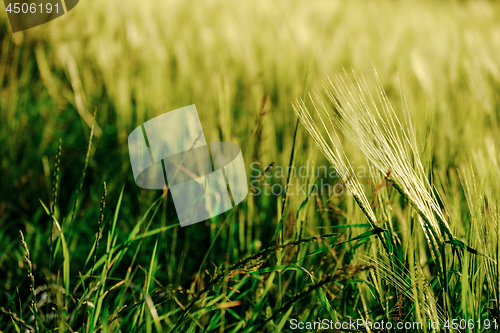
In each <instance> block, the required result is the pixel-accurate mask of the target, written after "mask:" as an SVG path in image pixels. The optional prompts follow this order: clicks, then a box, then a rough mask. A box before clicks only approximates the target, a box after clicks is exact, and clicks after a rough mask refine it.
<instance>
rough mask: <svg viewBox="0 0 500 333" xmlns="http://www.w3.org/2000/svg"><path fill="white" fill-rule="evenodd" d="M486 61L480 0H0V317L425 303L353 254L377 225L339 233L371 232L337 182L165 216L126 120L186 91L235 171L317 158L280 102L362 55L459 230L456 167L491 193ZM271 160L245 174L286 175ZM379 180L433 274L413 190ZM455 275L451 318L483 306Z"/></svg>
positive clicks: (487, 33) (67, 320)
mask: <svg viewBox="0 0 500 333" xmlns="http://www.w3.org/2000/svg"><path fill="white" fill-rule="evenodd" d="M499 59H500V4H498V3H497V2H486V1H419V2H417V1H377V2H372V1H352V2H348V1H332V0H328V1H326V0H311V1H296V0H292V1H264V0H257V1H238V2H235V1H224V0H207V1H170V0H165V1H152V0H144V1H142V0H141V1H129V0H126V1H115V0H109V1H94V0H85V1H81V2H80V3H79V4H78V6H77V7H75V9H73V10H72V11H70V12H69V13H68V14H66V15H64V16H63V17H60V18H58V19H57V20H54V21H52V22H50V23H48V24H45V25H42V26H40V27H36V28H33V29H29V30H27V31H24V32H19V33H16V34H12V33H11V30H10V27H9V26H8V19H7V16H6V13H5V11H4V10H3V9H2V10H0V124H1V131H0V163H1V172H0V188H1V191H0V225H1V228H0V244H1V245H0V249H1V250H0V307H1V308H0V309H1V311H0V330H5V331H6V332H10V331H19V332H20V331H23V332H24V331H26V329H28V330H40V331H54V330H60V331H78V332H93V331H95V330H102V331H107V330H110V331H123V332H132V331H161V330H165V331H169V330H172V331H180V332H182V331H210V332H211V331H214V332H215V331H220V332H222V331H234V332H238V331H248V332H254V331H277V332H279V331H281V330H283V331H287V329H289V324H288V323H287V320H289V319H290V318H302V320H317V319H318V318H330V319H332V320H339V321H341V320H347V319H348V318H370V319H372V320H380V319H381V318H385V319H387V318H392V316H396V317H397V319H401V320H403V319H405V320H417V319H420V320H423V319H425V318H427V317H426V316H427V315H426V314H425V313H424V314H422V315H420V314H418V311H417V310H416V309H415V306H414V303H415V300H412V299H411V298H408V297H405V296H404V292H403V291H401V290H399V291H398V290H395V289H394V285H391V281H385V282H384V280H383V278H382V275H380V274H378V273H377V271H376V270H375V271H373V270H372V271H370V269H369V268H367V266H366V265H365V264H364V262H363V261H362V260H361V259H360V258H361V255H366V256H373V257H376V256H377V253H378V251H379V250H380V249H378V246H380V245H377V242H378V240H377V239H376V237H371V238H368V239H367V238H363V239H361V240H356V241H353V242H350V243H347V244H339V243H340V242H342V241H344V240H346V239H349V238H353V237H355V236H357V235H360V234H362V233H364V232H366V231H367V230H369V225H367V221H366V219H364V217H363V215H362V212H360V210H359V209H358V208H357V207H356V206H355V202H354V201H353V199H352V198H351V197H350V196H349V195H347V194H343V195H341V196H338V195H332V194H331V193H330V194H328V193H324V194H322V195H318V196H314V195H311V196H310V195H308V193H296V192H293V193H292V194H290V195H289V196H288V198H287V199H286V201H285V197H284V196H283V195H252V189H251V190H250V194H249V196H248V197H247V199H246V200H245V201H244V202H243V203H242V204H240V205H239V206H238V207H236V208H234V209H233V210H232V211H230V212H228V213H226V214H225V215H222V216H218V217H216V218H214V219H212V220H210V221H206V222H202V223H198V224H195V225H193V226H189V227H186V228H181V227H179V226H178V222H177V220H176V213H175V208H174V206H173V202H172V199H171V197H170V196H169V194H168V192H165V193H162V192H161V191H147V190H142V189H140V188H138V187H137V186H136V185H135V183H134V179H133V175H132V171H131V167H130V159H129V156H128V148H127V137H128V134H129V133H130V132H131V131H132V130H133V129H134V128H135V127H137V126H139V125H140V124H142V123H143V122H144V121H146V120H148V119H150V118H153V117H154V116H157V115H160V114H162V113H164V112H167V111H170V110H174V109H176V108H180V107H183V106H186V105H190V104H196V106H197V109H198V112H199V115H200V120H201V123H202V125H203V128H204V132H205V137H206V138H207V140H209V141H229V142H234V143H237V144H238V145H239V146H240V147H241V149H242V152H243V156H244V160H245V164H246V167H247V174H248V176H249V186H250V181H251V180H254V179H257V178H258V176H259V175H260V172H257V171H255V170H253V168H256V166H257V164H255V162H257V163H259V167H258V168H259V170H261V171H263V170H265V169H266V167H267V166H269V165H274V170H276V167H283V168H287V167H288V166H289V165H290V162H291V161H293V162H292V163H293V165H294V166H295V167H297V168H298V167H300V166H303V165H311V163H313V162H314V163H315V165H328V163H327V162H326V160H325V159H324V158H323V157H322V155H321V154H320V153H319V151H318V150H317V149H316V148H315V147H314V144H313V141H312V140H311V139H310V137H309V136H308V134H307V133H306V131H304V129H303V128H302V126H299V127H298V130H297V133H296V134H295V129H296V123H297V118H296V116H295V114H294V112H293V110H292V103H293V102H294V101H295V100H296V99H298V98H303V97H306V96H307V94H308V93H309V92H311V91H314V90H315V89H321V85H322V84H323V83H324V80H325V79H326V77H327V76H328V75H333V74H336V73H339V72H341V71H342V70H343V69H344V68H345V69H346V70H347V71H350V70H351V69H354V70H355V71H356V72H358V73H362V74H363V75H366V76H367V77H370V76H373V71H374V69H375V70H376V71H377V73H378V75H379V77H380V79H381V82H382V84H383V88H384V90H385V92H386V93H387V94H388V96H389V98H390V99H391V100H393V101H394V102H395V103H396V104H397V103H398V102H399V100H400V98H401V96H402V94H405V96H406V98H407V100H408V106H409V112H410V114H411V116H412V119H413V123H414V125H415V131H416V132H417V135H419V136H418V137H419V140H420V143H421V145H422V147H423V148H422V149H423V150H424V148H425V147H430V148H428V149H427V150H426V152H427V154H428V155H426V156H427V157H426V158H428V159H429V163H431V164H432V174H431V175H429V178H431V179H432V182H433V183H434V184H435V185H436V191H438V192H439V194H440V195H441V196H442V198H443V201H444V204H443V205H444V206H445V207H446V209H447V214H449V216H450V217H451V218H452V220H453V221H454V222H453V223H452V225H451V227H452V229H453V231H454V233H455V235H456V236H457V237H459V238H461V239H463V240H464V241H465V240H466V239H468V238H467V237H469V235H470V233H471V232H470V230H469V225H470V220H471V217H470V216H471V213H470V212H469V210H468V209H469V208H470V206H469V205H468V204H467V201H466V198H465V194H464V191H463V190H462V186H461V184H460V180H459V179H458V176H457V168H458V169H462V168H467V167H471V168H473V169H474V170H475V173H476V177H477V179H478V184H479V185H478V186H480V187H481V189H483V192H480V191H479V190H478V193H479V192H480V194H478V195H479V196H483V197H488V198H490V197H491V198H497V197H498V196H497V189H496V187H497V184H498V183H497V182H496V180H498V172H497V171H498V165H495V163H494V157H495V156H496V155H497V152H498V151H499V150H498V148H497V147H499V146H498V145H499V144H500V141H499V140H500V132H499V129H500V126H499V115H500V94H499V91H500V62H499ZM374 91H375V90H374ZM396 111H397V113H399V112H400V110H396ZM94 114H95V121H94ZM92 126H94V130H93V138H92V144H91V146H90V149H88V147H89V139H90V136H91V128H92ZM87 150H88V157H87ZM58 151H59V153H58ZM292 151H293V153H292ZM346 151H348V152H349V154H351V156H352V157H353V158H354V159H355V160H358V161H359V163H360V164H361V165H364V164H365V162H363V157H362V156H361V154H359V153H357V152H356V151H355V147H352V146H349V145H348V144H347V143H346ZM492 161H493V162H492ZM273 163H274V164H273ZM308 163H309V164H308ZM252 165H253V166H254V167H253V168H252V167H251V166H252ZM84 170H85V171H84ZM266 170H267V171H266V172H267V175H269V177H267V178H265V179H260V180H259V182H256V183H254V184H257V185H256V186H258V187H259V188H261V189H264V188H269V186H272V185H273V184H280V185H282V186H285V185H286V183H287V177H286V176H283V175H282V174H281V175H279V174H278V175H276V174H274V175H273V172H274V171H273V167H271V168H269V169H266ZM492 175H493V176H495V177H493V176H492ZM314 181H316V179H315V176H313V175H311V174H310V173H308V176H307V177H301V176H296V177H294V176H292V177H291V179H290V182H293V183H296V184H311V183H314ZM327 181H329V182H331V184H335V183H337V182H338V181H339V180H338V179H328V180H327ZM365 181H366V182H367V185H368V186H367V187H368V190H367V191H368V192H369V193H371V191H372V189H373V188H372V186H374V184H373V181H371V182H370V179H366V180H365ZM104 183H106V195H105V198H104V200H103V199H102V198H103V195H104V194H105V191H104V189H103V184H104ZM265 183H267V184H268V185H267V187H266V184H265ZM253 194H255V193H253ZM391 198H392V199H393V200H394V201H391V202H392V203H394V206H395V207H394V212H395V213H394V216H395V217H394V219H395V222H394V223H395V227H394V232H395V234H397V235H399V237H400V241H401V242H400V244H398V246H399V247H400V258H399V259H400V260H401V261H402V262H403V263H404V264H403V266H405V267H408V265H409V261H407V260H408V253H410V252H411V255H412V256H413V255H414V256H415V259H414V260H415V262H420V263H421V267H422V272H423V273H422V274H423V275H422V276H425V279H428V281H431V284H432V283H433V282H432V281H433V277H435V276H436V272H435V271H434V269H433V268H432V267H431V266H432V264H431V263H429V262H427V255H426V253H427V249H426V247H425V241H422V242H421V244H420V245H415V246H416V247H418V248H417V249H415V250H414V251H413V250H412V249H410V248H408V247H407V242H408V241H411V240H414V239H419V238H418V237H417V236H415V235H416V234H418V232H419V231H413V229H414V228H413V223H410V218H408V220H406V221H402V220H404V218H403V216H406V217H408V216H409V215H410V214H411V213H410V212H409V211H410V210H411V208H410V207H409V206H408V205H406V204H405V203H404V200H403V199H402V198H400V197H398V195H397V193H394V194H391ZM103 202H104V203H105V207H104V209H101V208H102V207H103ZM42 203H43V204H44V205H45V206H46V208H47V209H44V207H43V204H42ZM493 204H494V203H491V205H493ZM150 208H151V210H150V211H149V212H148V209H150ZM54 221H57V222H54ZM485 221H486V220H485ZM488 221H493V222H491V223H493V224H492V226H496V224H494V223H496V221H497V220H496V216H495V217H492V219H491V220H488ZM483 222H484V221H483ZM58 226H60V228H61V230H62V233H61V232H59V231H58ZM496 228H497V229H498V227H496ZM19 230H21V231H22V233H23V235H24V238H25V245H26V247H25V246H23V243H22V242H21V238H20V234H19ZM413 232H415V234H413ZM329 233H335V235H331V236H328V237H324V238H321V237H320V236H321V235H326V234H329ZM61 234H62V235H63V237H62V236H61ZM99 236H100V237H101V238H100V240H99V242H96V239H98V238H99ZM309 237H312V238H311V239H309ZM469 240H470V239H469ZM290 241H291V242H296V243H297V244H295V243H294V244H291V245H289V246H286V247H280V246H281V244H286V243H287V242H290ZM471 242H472V241H469V242H468V244H469V245H471V246H473V247H475V248H477V247H478V246H480V245H478V244H480V243H481V242H482V241H479V240H478V241H477V243H478V244H472V243H471ZM491 242H492V244H491V246H492V247H493V248H494V246H495V244H498V241H493V240H491ZM416 243H417V244H418V241H417V242H416ZM335 244H337V245H335ZM324 246H327V247H328V249H329V250H325V249H324ZM26 248H27V249H28V250H29V252H30V260H29V262H30V263H31V265H32V268H31V269H30V268H29V263H28V261H25V260H24V257H25V254H26ZM265 249H269V250H268V251H267V252H266V250H265ZM318 249H319V250H318ZM321 249H323V250H321ZM262 250H264V252H260V254H259V255H255V254H256V253H259V252H258V251H262ZM490 255H491V256H493V254H490ZM494 257H495V258H496V254H495V256H494ZM245 258H249V259H248V260H247V261H245ZM453 258H454V257H453ZM412 260H413V259H412ZM471 260H474V259H471ZM410 262H413V261H410ZM452 265H453V264H452V263H451V259H450V270H452V268H451V266H452ZM477 265H478V266H475V267H481V264H477ZM427 266H428V267H427ZM426 267H427V268H426ZM429 267H430V268H429ZM464 269H465V268H464ZM457 271H460V269H457ZM29 272H32V273H33V280H34V285H33V281H32V279H31V278H30V277H29V276H28V273H29ZM488 278H491V276H490V277H488ZM488 278H487V277H484V279H488ZM457 279H458V278H457ZM484 279H483V280H484ZM360 280H361V281H365V282H366V283H365V282H360ZM483 280H481V281H483ZM321 281H324V283H320V282H321ZM453 283H456V284H457V285H460V288H459V289H460V292H457V291H456V290H455V292H453V293H450V294H453V297H451V300H450V302H452V307H451V310H450V309H446V310H443V311H444V312H445V313H446V316H445V317H446V318H467V319H469V318H474V319H478V318H494V317H495V316H498V313H496V312H495V311H494V310H493V308H494V307H493V306H492V305H491V304H490V303H491V302H493V301H492V300H491V299H489V296H485V295H484V294H483V292H484V290H483V289H482V288H483V287H482V286H478V288H479V289H478V291H477V292H476V291H475V292H472V291H470V290H469V291H467V290H465V291H464V289H463V288H465V285H466V284H467V283H466V282H463V281H461V280H457V281H454V282H453ZM470 283H471V284H474V283H476V284H477V281H475V282H473V281H470ZM493 284H495V283H493ZM433 288H437V287H436V284H433V285H432V288H431V289H433ZM499 290H500V288H499ZM455 294H457V295H458V296H456V295H455ZM443 297H444V296H443ZM467 297H470V298H471V299H474V302H475V303H474V302H472V301H470V302H467V301H466V300H467ZM440 298H441V296H439V293H438V294H437V296H436V303H437V305H436V306H437V307H439V299H440ZM33 300H35V302H33ZM471 302H472V303H471ZM497 303H498V302H497ZM490 308H491V309H490ZM436 311H437V310H436ZM424 312H425V311H424ZM450 312H451V313H450ZM430 317H432V316H431V315H429V318H430Z"/></svg>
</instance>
